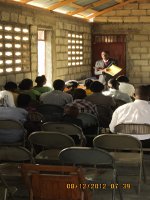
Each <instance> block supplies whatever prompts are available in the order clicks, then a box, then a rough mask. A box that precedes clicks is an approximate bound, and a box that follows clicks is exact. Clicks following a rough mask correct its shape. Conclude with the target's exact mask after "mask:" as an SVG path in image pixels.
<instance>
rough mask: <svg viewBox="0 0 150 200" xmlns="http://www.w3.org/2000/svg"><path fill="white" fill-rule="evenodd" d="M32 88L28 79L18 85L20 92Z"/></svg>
mask: <svg viewBox="0 0 150 200" xmlns="http://www.w3.org/2000/svg"><path fill="white" fill-rule="evenodd" d="M32 87H33V81H32V80H31V79H29V78H25V79H23V80H22V81H21V83H20V84H19V88H20V90H29V89H31V88H32Z"/></svg>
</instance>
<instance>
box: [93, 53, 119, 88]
mask: <svg viewBox="0 0 150 200" xmlns="http://www.w3.org/2000/svg"><path fill="white" fill-rule="evenodd" d="M101 58H102V59H101V60H98V61H96V63H95V67H94V70H95V71H94V73H95V75H99V81H100V82H101V83H103V84H104V85H105V84H106V83H107V82H108V80H109V79H110V78H112V76H111V75H109V74H107V73H106V72H107V69H106V68H107V67H110V66H111V65H112V64H114V65H116V64H117V63H116V61H115V60H114V59H112V58H110V57H109V54H108V52H107V51H102V52H101Z"/></svg>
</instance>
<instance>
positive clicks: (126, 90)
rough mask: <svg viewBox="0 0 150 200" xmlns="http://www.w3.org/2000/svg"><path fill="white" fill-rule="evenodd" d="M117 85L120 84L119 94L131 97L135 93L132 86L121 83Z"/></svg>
mask: <svg viewBox="0 0 150 200" xmlns="http://www.w3.org/2000/svg"><path fill="white" fill-rule="evenodd" d="M119 83H120V85H119V90H120V91H121V92H124V93H126V94H128V95H129V96H130V97H132V96H133V94H134V93H135V88H134V86H133V85H131V84H129V83H123V82H119Z"/></svg>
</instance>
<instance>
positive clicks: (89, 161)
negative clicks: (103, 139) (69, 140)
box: [59, 147, 114, 167]
mask: <svg viewBox="0 0 150 200" xmlns="http://www.w3.org/2000/svg"><path fill="white" fill-rule="evenodd" d="M59 159H60V160H61V162H62V163H67V164H75V165H86V166H87V165H90V166H91V165H93V166H100V165H103V166H104V165H107V166H110V167H112V166H114V159H113V157H112V156H111V155H110V154H109V153H108V152H106V151H104V150H102V149H97V148H90V147H69V148H66V149H63V150H62V151H61V152H60V154H59Z"/></svg>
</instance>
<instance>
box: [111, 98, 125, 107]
mask: <svg viewBox="0 0 150 200" xmlns="http://www.w3.org/2000/svg"><path fill="white" fill-rule="evenodd" d="M114 100H115V102H116V108H118V107H119V106H122V105H124V104H126V103H127V102H125V101H123V100H121V99H114Z"/></svg>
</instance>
